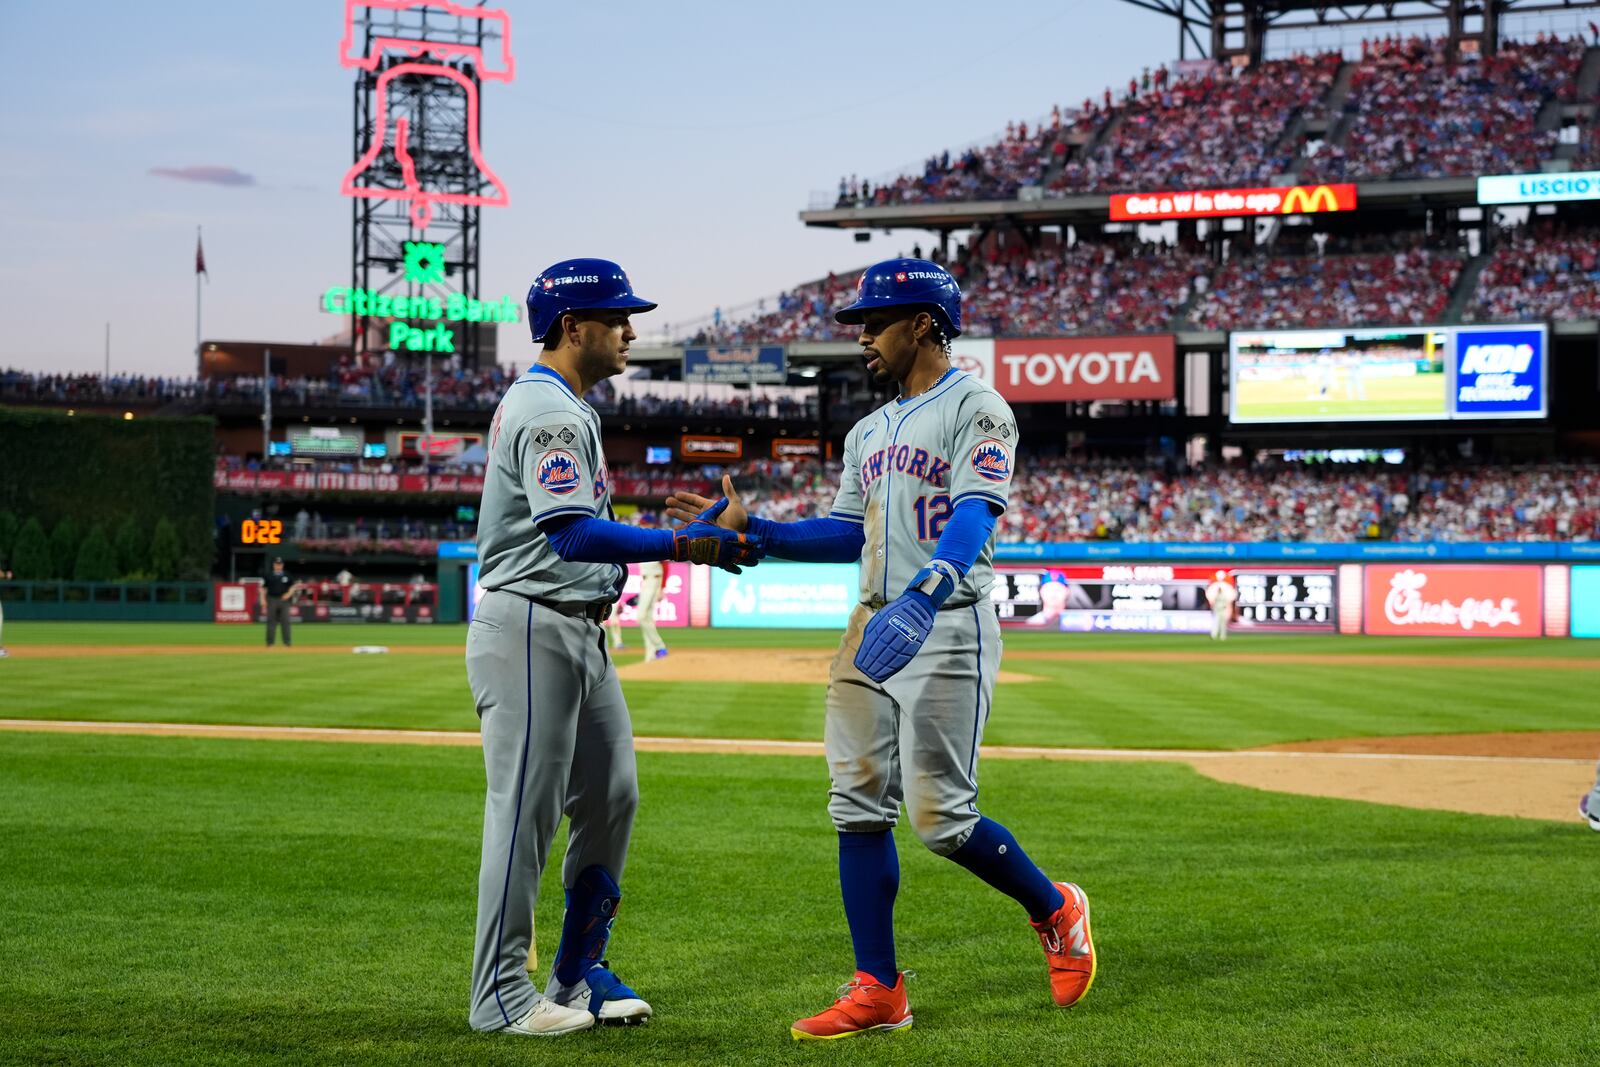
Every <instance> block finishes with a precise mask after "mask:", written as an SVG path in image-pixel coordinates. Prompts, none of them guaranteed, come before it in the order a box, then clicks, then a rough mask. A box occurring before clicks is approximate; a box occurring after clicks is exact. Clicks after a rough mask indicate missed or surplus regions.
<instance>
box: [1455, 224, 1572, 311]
mask: <svg viewBox="0 0 1600 1067" xmlns="http://www.w3.org/2000/svg"><path fill="white" fill-rule="evenodd" d="M1463 317H1464V318H1465V319H1466V320H1467V321H1468V322H1512V321H1516V322H1539V321H1543V320H1546V319H1595V318H1600V229H1595V228H1592V227H1572V228H1566V227H1560V226H1558V225H1556V224H1555V223H1553V222H1547V221H1544V220H1540V219H1537V218H1535V220H1534V221H1533V222H1532V224H1531V225H1529V226H1527V227H1524V228H1522V229H1518V230H1507V231H1502V233H1501V234H1500V239H1499V242H1498V244H1497V245H1496V247H1495V250H1494V252H1493V254H1492V255H1491V256H1490V257H1489V262H1488V263H1487V264H1485V266H1484V268H1483V271H1482V272H1481V273H1480V274H1479V275H1478V284H1477V288H1476V290H1475V291H1474V292H1473V297H1472V303H1471V305H1469V306H1468V308H1467V310H1466V311H1465V312H1464V313H1463Z"/></svg>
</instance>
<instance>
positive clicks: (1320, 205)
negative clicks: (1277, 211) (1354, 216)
mask: <svg viewBox="0 0 1600 1067" xmlns="http://www.w3.org/2000/svg"><path fill="white" fill-rule="evenodd" d="M1355 206H1356V187H1355V186H1354V185H1295V186H1291V187H1290V189H1289V191H1288V192H1287V193H1285V194H1284V197H1283V209H1282V211H1283V214H1285V215H1314V214H1316V213H1317V212H1319V211H1350V210H1352V209H1353V208H1354V207H1355Z"/></svg>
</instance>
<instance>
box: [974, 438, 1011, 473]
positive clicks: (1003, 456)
mask: <svg viewBox="0 0 1600 1067" xmlns="http://www.w3.org/2000/svg"><path fill="white" fill-rule="evenodd" d="M972 469H973V470H974V471H976V472H977V474H978V477H980V478H983V479H986V480H987V481H991V482H1003V481H1005V480H1006V479H1008V478H1010V477H1011V452H1010V450H1009V449H1007V448H1006V446H1005V445H1003V444H1001V443H1000V442H999V441H979V442H978V447H976V448H974V449H973V450H972Z"/></svg>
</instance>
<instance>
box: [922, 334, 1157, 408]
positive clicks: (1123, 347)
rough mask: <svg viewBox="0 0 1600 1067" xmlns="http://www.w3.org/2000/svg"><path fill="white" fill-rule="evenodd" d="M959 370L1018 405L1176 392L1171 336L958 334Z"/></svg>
mask: <svg viewBox="0 0 1600 1067" xmlns="http://www.w3.org/2000/svg"><path fill="white" fill-rule="evenodd" d="M950 351H951V359H952V362H954V364H955V365H956V366H957V367H959V368H960V369H961V370H964V371H966V372H967V373H969V374H971V375H973V376H974V377H976V378H980V379H982V380H983V381H985V382H987V383H988V384H989V385H991V386H993V387H994V389H995V391H996V392H998V393H999V394H1000V395H1001V396H1003V397H1005V398H1006V399H1007V400H1011V401H1016V402H1019V403H1029V402H1033V401H1051V400H1172V399H1175V398H1176V397H1177V395H1178V393H1177V382H1176V377H1175V376H1176V371H1177V363H1178V359H1177V344H1176V338H1174V337H1173V335H1172V334H1141V335H1135V336H1128V337H1025V338H997V339H993V340H991V339H987V338H965V337H959V338H957V339H956V340H955V341H954V342H953V343H952V344H951V346H950Z"/></svg>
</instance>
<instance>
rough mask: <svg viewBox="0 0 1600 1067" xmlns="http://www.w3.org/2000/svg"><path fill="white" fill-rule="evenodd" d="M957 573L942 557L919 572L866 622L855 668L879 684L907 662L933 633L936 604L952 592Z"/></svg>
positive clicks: (897, 671)
mask: <svg viewBox="0 0 1600 1067" xmlns="http://www.w3.org/2000/svg"><path fill="white" fill-rule="evenodd" d="M957 576H958V574H957V572H956V571H955V569H954V568H953V567H951V566H950V565H949V564H947V563H944V561H942V560H934V561H933V562H932V563H930V564H929V565H928V566H926V567H924V568H922V569H921V570H920V571H918V572H917V573H916V576H915V577H914V578H912V579H911V584H910V585H909V586H907V587H906V591H905V592H904V593H901V594H900V595H899V596H898V597H897V598H895V599H894V600H892V601H890V602H889V603H888V604H886V605H884V607H883V609H882V610H881V611H879V612H878V613H877V614H876V615H874V616H873V617H872V619H871V620H870V621H869V622H868V623H867V626H866V629H865V630H863V631H862V633H861V647H860V648H859V649H857V650H856V659H855V663H856V670H858V671H860V672H861V673H862V674H864V675H866V676H867V677H868V678H871V679H872V680H873V681H874V682H877V683H879V684H880V685H881V684H882V683H884V682H886V681H888V680H889V679H890V678H893V677H894V676H895V675H896V674H898V673H899V672H900V671H901V670H902V669H903V668H904V667H905V665H906V664H907V663H910V662H911V658H912V657H913V656H915V655H916V654H917V652H918V651H919V650H920V649H921V648H922V643H923V642H924V641H926V640H927V639H928V635H929V634H930V633H932V632H933V617H934V615H935V613H937V612H938V610H939V605H941V604H943V603H944V602H945V599H946V598H948V597H949V596H950V594H951V593H953V592H955V588H956V579H957Z"/></svg>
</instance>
